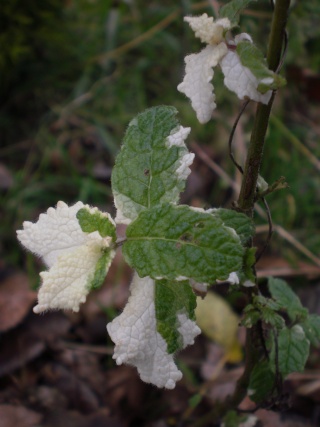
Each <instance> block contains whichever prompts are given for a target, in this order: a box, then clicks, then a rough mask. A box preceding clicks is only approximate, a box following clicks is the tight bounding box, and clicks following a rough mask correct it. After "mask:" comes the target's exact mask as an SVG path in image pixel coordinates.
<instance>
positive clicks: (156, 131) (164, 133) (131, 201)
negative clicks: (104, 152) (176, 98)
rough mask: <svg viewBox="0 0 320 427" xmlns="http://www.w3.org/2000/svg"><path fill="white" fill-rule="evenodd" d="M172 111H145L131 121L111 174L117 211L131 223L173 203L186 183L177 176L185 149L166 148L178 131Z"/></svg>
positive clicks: (166, 107)
mask: <svg viewBox="0 0 320 427" xmlns="http://www.w3.org/2000/svg"><path fill="white" fill-rule="evenodd" d="M176 114H177V110H176V109H175V108H174V107H168V106H160V107H154V108H150V109H148V110H146V111H145V112H143V113H141V114H139V115H138V116H137V117H136V118H135V119H133V120H132V121H131V122H130V124H129V127H128V129H127V132H126V134H125V137H124V141H123V146H122V149H121V151H120V153H119V154H118V156H117V158H116V163H115V166H114V168H113V171H112V178H111V182H112V191H113V194H114V197H115V203H116V206H117V207H118V209H119V208H120V210H121V211H122V213H123V215H124V216H125V217H126V218H129V219H131V220H134V219H135V218H136V217H137V215H138V214H139V212H141V211H143V210H145V209H147V208H150V207H152V206H156V205H159V204H160V203H163V202H172V203H176V202H178V200H179V195H180V193H181V191H183V190H184V187H185V180H184V179H181V177H179V176H178V175H177V173H176V170H177V169H178V167H179V166H180V162H181V158H182V156H183V155H185V154H187V153H188V150H187V149H186V147H185V146H179V147H178V146H171V147H170V148H168V147H166V142H167V138H168V136H169V135H170V134H173V133H175V132H176V131H177V130H178V129H179V122H178V120H177V119H176V117H175V116H176Z"/></svg>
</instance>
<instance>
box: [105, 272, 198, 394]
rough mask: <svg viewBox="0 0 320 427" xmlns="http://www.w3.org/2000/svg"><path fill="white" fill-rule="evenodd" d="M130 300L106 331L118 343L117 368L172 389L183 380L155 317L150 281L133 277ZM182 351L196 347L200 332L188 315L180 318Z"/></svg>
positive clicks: (115, 353) (151, 281)
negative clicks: (133, 369)
mask: <svg viewBox="0 0 320 427" xmlns="http://www.w3.org/2000/svg"><path fill="white" fill-rule="evenodd" d="M130 293H131V295H130V297H129V300H128V303H127V305H126V306H125V308H124V310H123V312H122V313H121V314H120V315H119V316H118V317H116V318H115V319H114V320H113V321H112V322H111V323H108V325H107V330H108V332H109V335H110V337H111V339H112V340H113V341H114V343H115V349H114V355H113V358H114V359H115V360H116V362H117V364H118V365H121V364H122V363H127V364H129V365H132V366H136V367H137V369H138V372H139V374H140V377H141V379H142V381H145V382H147V383H151V384H154V385H156V386H157V387H165V388H168V389H173V388H174V387H175V385H176V382H177V381H179V380H180V379H181V377H182V373H181V372H180V371H179V370H178V368H177V366H176V365H175V363H174V357H173V355H172V354H169V353H168V350H167V343H166V341H165V340H164V339H163V338H162V336H161V335H160V334H159V332H158V331H157V324H156V323H157V322H156V314H155V301H154V299H155V283H154V280H152V279H151V278H150V277H145V278H140V277H139V276H138V274H137V273H135V274H134V277H133V281H132V284H131V287H130ZM178 320H179V323H180V326H179V328H178V329H179V332H180V333H181V335H182V340H183V347H186V346H187V345H190V344H193V343H194V339H195V337H196V336H197V335H199V333H200V329H199V328H198V326H197V325H196V324H195V322H193V321H192V320H190V319H187V316H186V315H185V314H181V313H180V314H178Z"/></svg>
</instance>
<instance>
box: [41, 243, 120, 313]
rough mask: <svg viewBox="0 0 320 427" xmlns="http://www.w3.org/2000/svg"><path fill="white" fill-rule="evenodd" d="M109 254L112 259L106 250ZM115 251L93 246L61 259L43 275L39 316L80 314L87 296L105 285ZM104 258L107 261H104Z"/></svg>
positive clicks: (68, 254)
mask: <svg viewBox="0 0 320 427" xmlns="http://www.w3.org/2000/svg"><path fill="white" fill-rule="evenodd" d="M105 250H106V251H108V252H106V253H108V256H106V255H105V254H103V251H105ZM114 254H115V251H112V250H108V249H106V248H104V247H103V246H102V245H99V244H95V243H92V242H91V243H90V244H87V245H82V246H79V247H78V248H77V249H75V250H73V251H71V252H68V253H66V254H63V256H60V257H58V260H57V262H56V263H55V264H54V265H53V266H52V267H51V268H50V270H49V271H43V272H42V273H40V276H41V278H42V285H41V287H40V289H39V293H38V305H37V306H35V307H34V309H33V311H34V312H35V313H41V312H43V311H46V310H50V309H66V310H73V311H79V306H80V304H81V303H83V302H85V300H86V297H87V294H88V293H89V292H90V290H91V289H92V288H93V287H97V286H98V284H101V281H102V280H103V279H104V277H105V276H106V274H107V271H108V268H109V266H110V264H111V261H112V259H113V257H114ZM101 258H103V260H101Z"/></svg>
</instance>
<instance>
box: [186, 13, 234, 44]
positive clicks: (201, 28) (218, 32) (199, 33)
mask: <svg viewBox="0 0 320 427" xmlns="http://www.w3.org/2000/svg"><path fill="white" fill-rule="evenodd" d="M184 21H185V22H188V24H189V25H190V27H191V28H192V30H193V31H194V33H195V36H196V37H198V38H199V39H200V40H201V41H202V42H203V43H207V44H211V45H217V44H219V43H221V42H222V41H223V38H224V32H225V31H227V30H229V29H230V26H231V24H230V21H229V19H228V18H223V19H218V20H217V21H215V20H214V18H213V16H208V15H207V14H206V13H203V14H202V15H201V16H185V18H184Z"/></svg>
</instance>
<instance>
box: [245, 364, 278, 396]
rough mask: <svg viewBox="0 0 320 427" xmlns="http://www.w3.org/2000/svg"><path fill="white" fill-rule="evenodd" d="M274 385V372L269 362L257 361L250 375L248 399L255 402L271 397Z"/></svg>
mask: <svg viewBox="0 0 320 427" xmlns="http://www.w3.org/2000/svg"><path fill="white" fill-rule="evenodd" d="M274 385H275V374H274V373H273V372H272V370H271V368H270V366H269V362H268V361H267V360H264V361H262V362H258V363H257V364H256V365H255V367H254V368H253V370H252V373H251V376H250V383H249V390H250V399H251V400H253V401H254V402H255V403H261V402H263V401H265V400H266V399H267V398H268V397H271V395H272V392H273V389H274Z"/></svg>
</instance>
